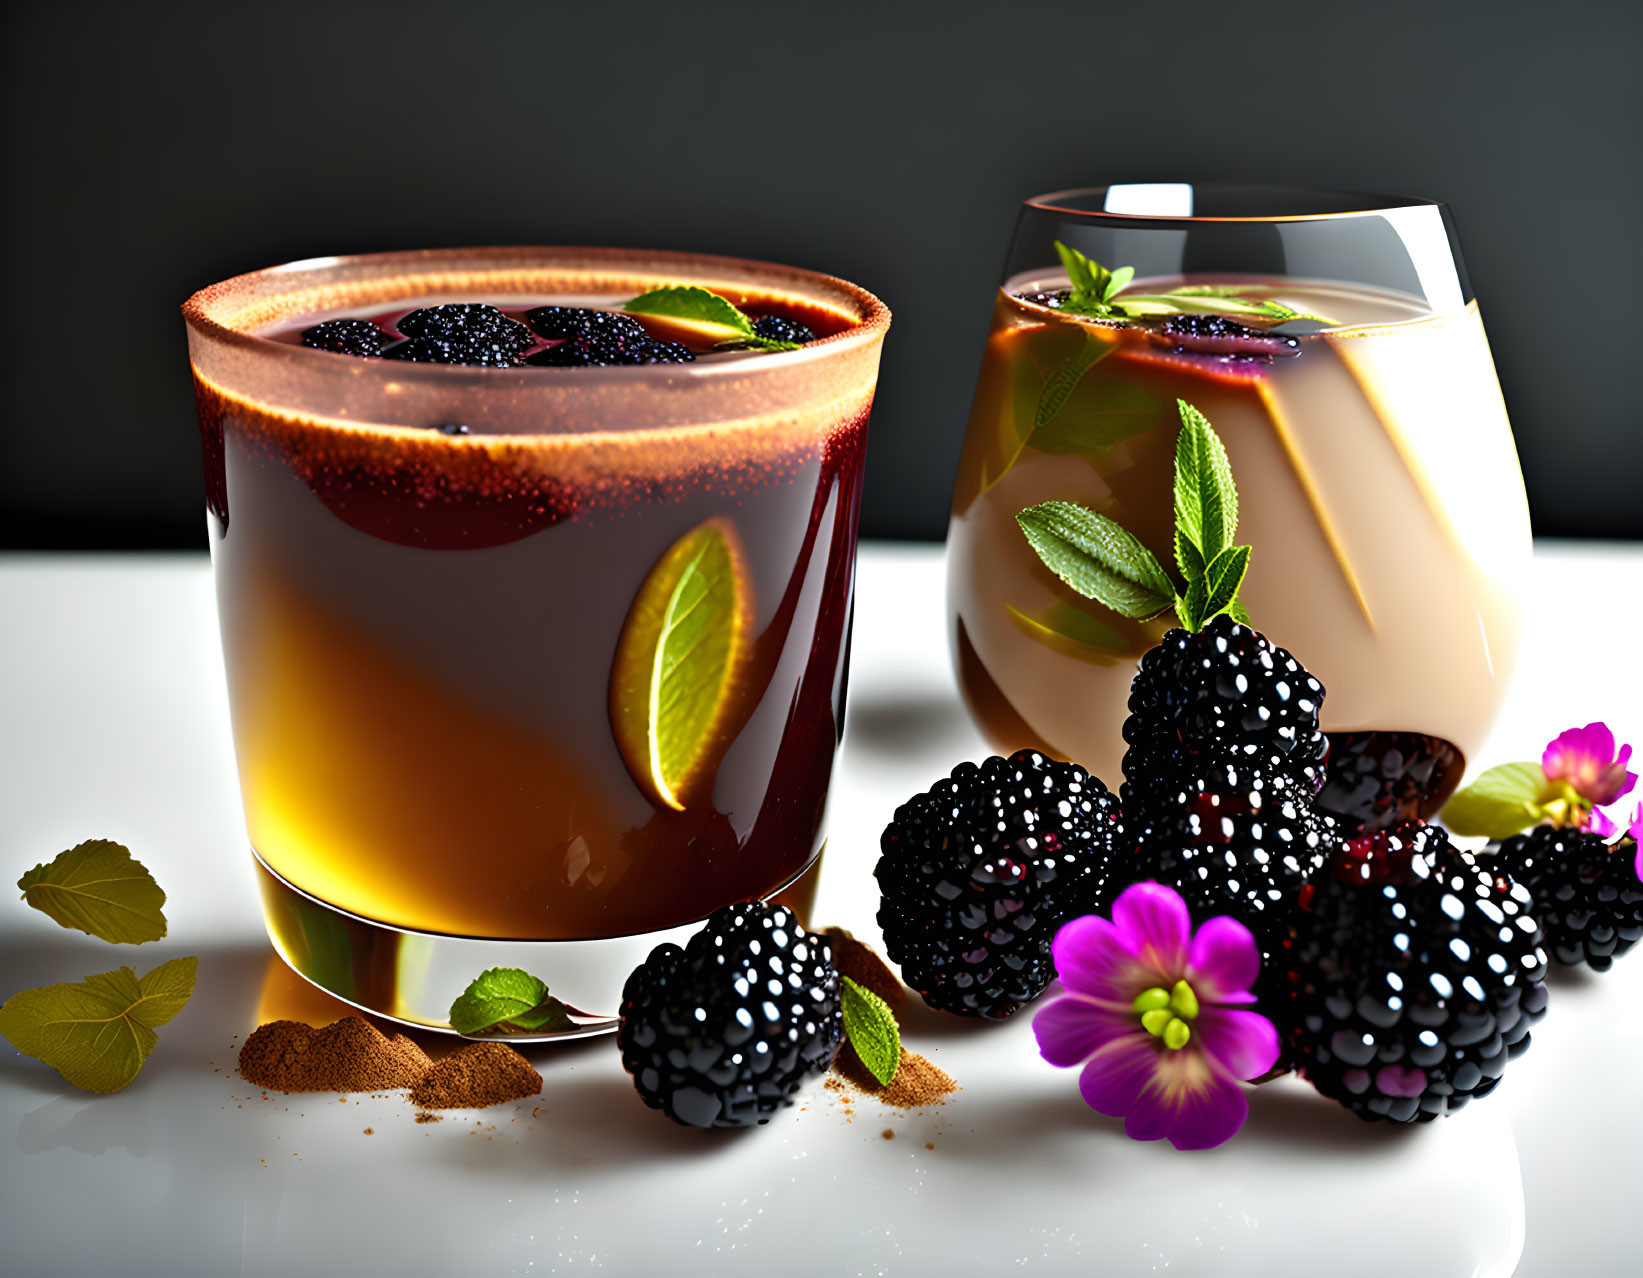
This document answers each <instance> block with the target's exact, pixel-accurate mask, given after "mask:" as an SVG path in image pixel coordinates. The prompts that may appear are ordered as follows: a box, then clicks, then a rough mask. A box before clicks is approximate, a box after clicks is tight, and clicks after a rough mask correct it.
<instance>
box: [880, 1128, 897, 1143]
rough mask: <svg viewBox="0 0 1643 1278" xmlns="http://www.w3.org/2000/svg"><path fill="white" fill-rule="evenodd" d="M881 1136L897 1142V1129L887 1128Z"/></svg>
mask: <svg viewBox="0 0 1643 1278" xmlns="http://www.w3.org/2000/svg"><path fill="white" fill-rule="evenodd" d="M879 1135H880V1136H882V1137H884V1139H885V1140H895V1138H896V1129H895V1128H893V1127H886V1128H885V1129H884V1130H883V1131H882V1132H880V1133H879Z"/></svg>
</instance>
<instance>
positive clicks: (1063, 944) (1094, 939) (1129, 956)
mask: <svg viewBox="0 0 1643 1278" xmlns="http://www.w3.org/2000/svg"><path fill="white" fill-rule="evenodd" d="M1050 956H1051V958H1052V959H1053V960H1054V962H1055V971H1056V975H1057V976H1059V977H1060V978H1061V984H1062V985H1064V986H1066V987H1067V989H1069V990H1071V991H1073V992H1074V993H1075V994H1087V995H1089V996H1091V997H1092V998H1104V999H1110V1000H1111V1001H1112V1002H1114V1003H1119V1004H1123V1005H1124V1006H1125V1007H1128V1006H1129V1004H1130V1001H1131V1000H1132V999H1134V998H1135V996H1136V995H1137V994H1139V993H1140V992H1141V991H1142V990H1144V989H1147V988H1148V987H1149V986H1153V985H1157V984H1159V983H1160V981H1162V979H1163V976H1162V974H1161V973H1157V972H1154V971H1152V970H1151V969H1150V968H1148V967H1147V966H1146V965H1145V964H1144V963H1142V962H1141V960H1139V959H1138V958H1136V956H1135V955H1134V954H1133V953H1132V952H1131V951H1130V950H1129V948H1128V947H1126V946H1125V944H1124V940H1123V937H1122V936H1121V935H1120V934H1119V931H1118V929H1117V928H1116V927H1114V926H1113V925H1112V924H1111V923H1110V922H1108V921H1107V920H1106V919H1104V918H1102V917H1101V916H1100V915H1099V914H1086V915H1084V917H1082V918H1077V919H1073V920H1072V922H1070V923H1067V924H1065V925H1064V926H1063V927H1062V928H1061V930H1060V931H1059V932H1057V933H1056V934H1055V940H1054V941H1052V942H1051V943H1050Z"/></svg>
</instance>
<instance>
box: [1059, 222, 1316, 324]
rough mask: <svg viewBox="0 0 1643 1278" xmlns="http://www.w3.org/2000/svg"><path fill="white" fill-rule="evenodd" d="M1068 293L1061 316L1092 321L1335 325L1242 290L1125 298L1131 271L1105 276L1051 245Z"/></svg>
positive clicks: (1200, 289) (1210, 288)
mask: <svg viewBox="0 0 1643 1278" xmlns="http://www.w3.org/2000/svg"><path fill="white" fill-rule="evenodd" d="M1055 251H1056V256H1058V257H1059V258H1060V259H1061V265H1062V268H1063V269H1064V270H1065V271H1066V272H1067V279H1068V280H1069V281H1071V283H1072V291H1071V292H1070V293H1069V294H1068V295H1067V297H1066V299H1065V300H1064V301H1063V302H1062V303H1061V307H1060V309H1061V310H1064V311H1070V312H1071V313H1073V314H1075V315H1088V316H1091V317H1093V318H1095V319H1140V318H1143V317H1146V316H1153V315H1248V316H1251V317H1253V318H1255V319H1264V320H1271V321H1272V322H1273V323H1274V324H1287V323H1289V322H1290V321H1291V320H1313V321H1316V322H1317V323H1319V324H1333V323H1334V322H1335V321H1334V320H1332V319H1330V318H1329V317H1328V316H1325V315H1313V314H1311V313H1309V312H1306V311H1297V310H1296V309H1294V308H1293V307H1290V306H1285V305H1284V304H1283V303H1282V302H1278V301H1274V300H1273V299H1271V298H1250V297H1244V296H1241V294H1243V293H1245V292H1247V291H1249V290H1250V288H1251V287H1252V286H1250V285H1244V284H1183V285H1181V286H1180V287H1178V288H1171V289H1165V290H1164V291H1163V292H1162V293H1125V292H1124V290H1125V289H1126V288H1128V287H1129V285H1130V281H1131V280H1133V279H1134V278H1135V268H1134V267H1133V266H1121V267H1119V268H1118V269H1117V270H1116V271H1109V270H1108V269H1107V268H1106V267H1104V266H1102V265H1101V263H1099V262H1097V261H1095V260H1094V259H1093V258H1090V257H1087V256H1085V255H1084V254H1083V253H1080V252H1079V251H1078V250H1077V249H1075V248H1069V247H1068V246H1067V245H1065V244H1063V243H1062V242H1061V241H1060V240H1056V241H1055Z"/></svg>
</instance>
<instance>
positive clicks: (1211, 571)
mask: <svg viewBox="0 0 1643 1278" xmlns="http://www.w3.org/2000/svg"><path fill="white" fill-rule="evenodd" d="M1248 571H1249V547H1248V546H1232V547H1229V548H1228V549H1226V550H1223V551H1222V552H1221V553H1220V555H1218V556H1217V557H1216V560H1215V562H1214V563H1212V564H1211V565H1210V566H1209V568H1208V570H1207V571H1206V572H1205V573H1204V583H1205V585H1206V587H1207V588H1208V595H1209V597H1208V599H1207V600H1206V601H1205V603H1204V620H1205V621H1208V620H1210V618H1212V617H1215V616H1218V615H1220V614H1221V613H1223V612H1227V611H1228V610H1229V609H1231V607H1232V603H1233V600H1235V599H1237V597H1238V587H1239V586H1241V585H1243V583H1244V574H1245V573H1246V572H1248Z"/></svg>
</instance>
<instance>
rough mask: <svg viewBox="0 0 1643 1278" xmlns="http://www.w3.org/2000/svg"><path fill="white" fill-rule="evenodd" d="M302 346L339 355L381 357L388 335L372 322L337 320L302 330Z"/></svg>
mask: <svg viewBox="0 0 1643 1278" xmlns="http://www.w3.org/2000/svg"><path fill="white" fill-rule="evenodd" d="M302 344H303V345H304V346H312V347H313V348H314V349H315V350H318V351H336V352H337V354H339V355H380V354H381V353H382V348H383V347H384V346H386V345H387V344H388V334H386V333H384V332H383V331H382V330H381V329H380V328H378V327H377V326H376V325H375V324H373V323H371V321H370V320H362V319H336V320H326V321H325V323H323V324H315V325H314V327H313V328H305V329H303V330H302Z"/></svg>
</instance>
